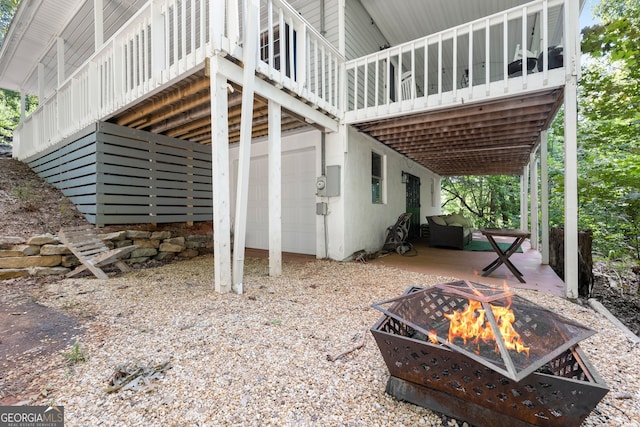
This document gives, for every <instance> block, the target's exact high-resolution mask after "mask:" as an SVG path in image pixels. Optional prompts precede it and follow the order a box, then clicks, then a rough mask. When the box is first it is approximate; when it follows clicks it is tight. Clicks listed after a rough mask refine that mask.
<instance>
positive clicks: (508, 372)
mask: <svg viewBox="0 0 640 427" xmlns="http://www.w3.org/2000/svg"><path fill="white" fill-rule="evenodd" d="M374 307H376V308H377V309H379V310H381V311H383V313H384V315H383V316H382V317H381V318H380V320H379V321H378V322H377V323H376V324H375V325H374V326H373V327H372V328H371V332H372V334H373V335H374V337H375V339H376V342H377V344H378V347H379V348H380V351H381V353H382V356H383V358H384V360H385V362H386V364H387V367H388V369H389V372H390V374H391V377H390V379H389V382H388V383H387V392H388V393H389V394H391V395H393V396H395V397H396V398H398V399H400V400H406V401H409V402H411V403H414V404H417V405H420V406H424V407H428V408H430V409H433V410H436V411H438V412H442V413H445V414H447V415H449V416H451V417H454V418H457V419H461V420H466V421H468V422H470V423H472V424H473V425H476V426H482V425H486V426H500V425H503V426H518V425H522V426H526V425H539V426H551V425H554V426H557V425H562V426H574V425H575V426H579V425H580V424H581V422H582V421H583V420H584V419H585V418H586V416H587V415H588V414H589V413H590V412H591V410H592V409H593V408H594V407H595V406H596V405H597V404H598V402H599V401H600V400H601V399H602V398H603V397H604V396H605V395H606V393H607V392H608V391H609V390H608V388H607V386H606V384H605V383H604V381H603V380H602V379H601V378H600V377H599V376H598V374H597V372H596V371H595V369H594V368H593V367H592V366H591V365H590V363H589V361H588V360H587V358H586V357H585V355H584V354H583V352H582V351H581V350H580V348H579V347H578V345H577V342H578V341H580V340H581V339H584V338H585V337H587V336H589V335H591V334H593V333H594V332H593V331H591V330H590V329H588V328H585V327H583V326H581V325H579V324H577V323H576V322H573V321H571V320H570V319H566V318H564V317H562V316H559V315H557V314H555V313H552V312H550V311H548V310H546V309H544V308H542V307H539V306H537V305H536V304H534V303H532V302H530V301H528V300H526V299H524V298H521V297H518V296H516V295H513V294H512V293H511V292H509V291H508V290H502V289H497V288H491V287H487V286H484V285H480V284H477V283H472V282H466V281H464V282H463V281H459V282H452V283H445V284H441V285H437V286H435V287H432V288H425V289H422V288H415V287H413V288H409V289H407V291H406V292H405V293H404V294H403V295H402V296H401V297H398V298H394V299H392V300H389V301H385V302H383V303H379V304H375V305H374ZM470 307H471V309H472V310H471V311H472V312H473V313H472V314H473V316H472V318H473V319H475V320H478V319H480V320H481V321H479V322H478V323H482V324H483V326H486V327H487V328H489V329H493V330H498V329H499V328H501V327H504V323H505V322H506V321H507V320H508V319H507V318H508V317H509V316H502V314H501V311H500V310H502V309H504V308H507V309H510V310H512V312H513V313H514V316H515V319H514V320H513V323H512V328H513V329H514V330H515V331H516V332H518V333H519V337H520V338H519V340H520V343H519V346H520V350H521V351H520V352H518V351H517V350H516V349H508V348H507V347H510V345H509V343H513V341H514V340H513V339H512V338H507V339H505V338H504V337H502V336H501V334H500V333H498V334H497V337H496V338H497V339H495V341H491V340H485V339H484V338H486V336H485V335H483V336H482V338H478V339H471V338H469V337H464V338H461V337H458V336H450V335H449V333H450V331H449V329H450V326H451V323H454V324H457V323H459V314H460V313H462V312H464V311H469V310H468V309H469V308H470ZM456 313H458V314H456ZM445 314H447V315H448V316H449V317H445V316H444V315H445ZM450 319H451V321H450ZM507 329H508V328H507ZM516 341H517V340H516ZM523 348H527V350H526V351H525V350H523ZM527 352H528V356H527Z"/></svg>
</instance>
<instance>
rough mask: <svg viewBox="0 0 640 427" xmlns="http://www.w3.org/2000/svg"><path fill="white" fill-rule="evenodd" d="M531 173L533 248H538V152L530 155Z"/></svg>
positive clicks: (531, 239) (531, 240)
mask: <svg viewBox="0 0 640 427" xmlns="http://www.w3.org/2000/svg"><path fill="white" fill-rule="evenodd" d="M529 175H530V180H529V181H530V183H531V213H530V217H531V220H530V224H531V238H530V242H531V249H538V160H537V156H536V152H535V151H534V152H533V153H531V154H530V156H529Z"/></svg>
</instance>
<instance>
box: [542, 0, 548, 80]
mask: <svg viewBox="0 0 640 427" xmlns="http://www.w3.org/2000/svg"><path fill="white" fill-rule="evenodd" d="M548 9H549V4H548V2H547V0H543V2H542V64H543V68H542V72H543V75H542V76H543V79H544V84H545V85H546V84H547V81H548V80H549V10H548Z"/></svg>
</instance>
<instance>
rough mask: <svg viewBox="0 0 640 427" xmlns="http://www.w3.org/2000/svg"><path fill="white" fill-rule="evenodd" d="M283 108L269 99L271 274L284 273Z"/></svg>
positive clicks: (273, 275)
mask: <svg viewBox="0 0 640 427" xmlns="http://www.w3.org/2000/svg"><path fill="white" fill-rule="evenodd" d="M281 119H282V108H281V106H280V104H278V103H277V102H275V101H271V100H270V101H269V142H268V146H269V147H268V156H269V160H268V162H269V276H272V277H277V276H280V275H281V274H282V154H281V151H282V138H281V135H282V129H281Z"/></svg>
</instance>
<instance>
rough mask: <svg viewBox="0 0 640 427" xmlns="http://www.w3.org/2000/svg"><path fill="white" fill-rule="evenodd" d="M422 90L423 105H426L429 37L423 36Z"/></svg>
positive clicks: (427, 95)
mask: <svg viewBox="0 0 640 427" xmlns="http://www.w3.org/2000/svg"><path fill="white" fill-rule="evenodd" d="M422 87H423V89H422V91H423V92H424V105H427V101H428V99H429V38H428V37H425V39H424V83H423V86H422Z"/></svg>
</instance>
